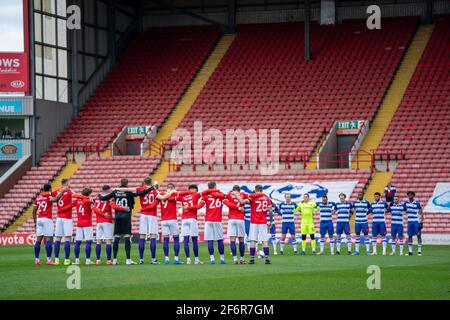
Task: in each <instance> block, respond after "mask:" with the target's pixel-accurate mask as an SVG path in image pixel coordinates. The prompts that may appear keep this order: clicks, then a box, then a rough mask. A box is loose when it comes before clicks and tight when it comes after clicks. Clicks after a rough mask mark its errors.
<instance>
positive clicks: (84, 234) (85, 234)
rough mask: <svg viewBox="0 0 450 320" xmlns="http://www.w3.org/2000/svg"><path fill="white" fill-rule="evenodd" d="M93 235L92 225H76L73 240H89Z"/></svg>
mask: <svg viewBox="0 0 450 320" xmlns="http://www.w3.org/2000/svg"><path fill="white" fill-rule="evenodd" d="M93 238H94V237H93V228H92V227H77V234H76V236H75V241H83V240H85V241H89V240H92V239H93Z"/></svg>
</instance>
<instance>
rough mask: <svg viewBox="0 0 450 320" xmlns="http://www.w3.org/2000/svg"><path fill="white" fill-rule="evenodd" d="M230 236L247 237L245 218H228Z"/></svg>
mask: <svg viewBox="0 0 450 320" xmlns="http://www.w3.org/2000/svg"><path fill="white" fill-rule="evenodd" d="M228 236H229V237H245V223H244V220H237V219H230V220H228Z"/></svg>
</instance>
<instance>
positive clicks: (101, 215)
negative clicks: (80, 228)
mask: <svg viewBox="0 0 450 320" xmlns="http://www.w3.org/2000/svg"><path fill="white" fill-rule="evenodd" d="M112 205H113V206H114V205H115V202H114V199H109V200H107V201H101V200H100V199H99V198H98V197H95V198H94V207H93V208H92V209H93V211H94V212H95V214H96V219H97V223H103V222H108V223H112V219H113V218H112V209H113V208H112V207H111V206H112ZM105 214H109V217H105Z"/></svg>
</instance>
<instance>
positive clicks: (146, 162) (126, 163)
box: [18, 156, 161, 233]
mask: <svg viewBox="0 0 450 320" xmlns="http://www.w3.org/2000/svg"><path fill="white" fill-rule="evenodd" d="M160 160H161V159H160V158H159V157H127V156H124V157H113V158H91V159H89V160H87V161H86V162H85V163H84V164H83V166H81V167H80V169H79V170H78V171H77V172H76V174H75V175H74V176H73V178H72V181H71V187H72V188H73V190H75V191H77V192H80V191H81V190H82V189H83V188H85V187H89V188H91V189H92V190H93V195H96V194H98V193H99V192H100V191H101V188H102V186H103V185H104V184H109V185H110V186H111V187H118V186H119V183H120V179H121V178H127V179H128V180H129V182H130V184H129V185H130V187H136V186H140V185H142V180H143V178H144V177H145V176H148V175H150V174H151V173H152V172H153V171H154V170H155V169H156V167H157V166H158V164H159V162H160ZM53 214H54V216H55V217H56V206H53ZM73 217H74V220H75V221H76V220H77V219H76V218H77V217H76V214H75V210H74V214H73ZM94 225H95V219H94ZM135 225H136V226H137V224H136V223H135ZM18 232H19V233H30V232H34V223H33V219H30V220H29V221H27V222H26V223H25V224H24V225H22V226H21V227H20V228H19V229H18Z"/></svg>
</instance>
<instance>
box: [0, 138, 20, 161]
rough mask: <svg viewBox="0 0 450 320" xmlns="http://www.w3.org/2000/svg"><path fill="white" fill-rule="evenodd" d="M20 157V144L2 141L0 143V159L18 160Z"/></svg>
mask: <svg viewBox="0 0 450 320" xmlns="http://www.w3.org/2000/svg"><path fill="white" fill-rule="evenodd" d="M21 156H22V143H20V142H14V143H8V142H6V141H5V140H3V142H2V143H0V158H11V157H14V158H20V157H21Z"/></svg>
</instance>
